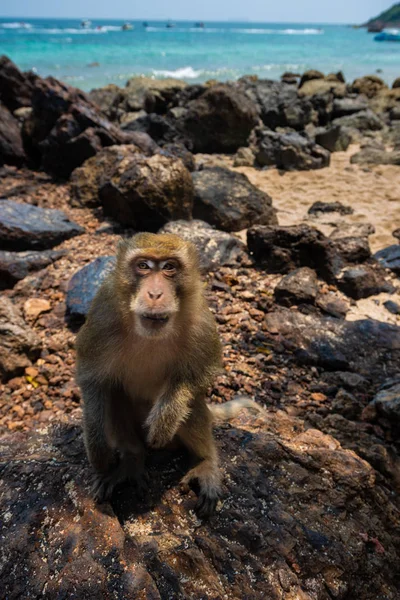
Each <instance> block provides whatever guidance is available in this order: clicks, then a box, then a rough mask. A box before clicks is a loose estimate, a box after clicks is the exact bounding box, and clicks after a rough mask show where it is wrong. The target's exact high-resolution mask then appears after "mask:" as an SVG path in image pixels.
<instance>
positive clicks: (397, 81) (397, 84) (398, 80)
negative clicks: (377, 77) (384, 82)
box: [392, 77, 400, 90]
mask: <svg viewBox="0 0 400 600" xmlns="http://www.w3.org/2000/svg"><path fill="white" fill-rule="evenodd" d="M397 88H400V77H397V78H396V79H395V80H394V81H393V85H392V89H393V90H395V89H397Z"/></svg>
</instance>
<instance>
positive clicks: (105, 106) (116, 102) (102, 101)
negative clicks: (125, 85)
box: [88, 83, 124, 121]
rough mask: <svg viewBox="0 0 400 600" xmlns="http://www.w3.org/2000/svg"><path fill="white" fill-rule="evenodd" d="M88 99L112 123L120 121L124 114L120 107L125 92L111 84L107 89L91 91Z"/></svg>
mask: <svg viewBox="0 0 400 600" xmlns="http://www.w3.org/2000/svg"><path fill="white" fill-rule="evenodd" d="M88 97H89V98H90V100H91V101H92V102H93V103H94V104H96V106H98V107H99V109H100V110H101V112H103V113H104V114H105V115H106V116H107V117H108V118H109V119H110V121H118V118H119V116H120V114H121V113H122V112H123V111H122V109H120V108H119V107H120V105H121V103H122V102H123V99H124V94H123V90H122V89H121V88H120V87H118V86H117V85H115V84H114V83H110V84H109V85H106V86H105V87H102V88H96V89H94V90H91V91H90V92H89V93H88Z"/></svg>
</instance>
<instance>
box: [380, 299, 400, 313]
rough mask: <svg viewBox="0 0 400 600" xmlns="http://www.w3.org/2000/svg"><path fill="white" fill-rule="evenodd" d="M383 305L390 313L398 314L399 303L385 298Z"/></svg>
mask: <svg viewBox="0 0 400 600" xmlns="http://www.w3.org/2000/svg"><path fill="white" fill-rule="evenodd" d="M383 306H384V307H385V308H386V310H388V311H389V312H390V313H392V315H400V304H397V302H393V300H386V302H384V303H383Z"/></svg>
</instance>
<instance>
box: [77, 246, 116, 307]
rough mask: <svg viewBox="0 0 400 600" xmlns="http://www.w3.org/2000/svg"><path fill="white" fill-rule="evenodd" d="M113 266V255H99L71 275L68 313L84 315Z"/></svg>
mask: <svg viewBox="0 0 400 600" xmlns="http://www.w3.org/2000/svg"><path fill="white" fill-rule="evenodd" d="M114 266H115V256H100V257H98V258H96V259H95V260H94V261H92V262H91V263H89V264H88V265H86V266H84V267H83V268H82V269H80V270H79V271H78V272H77V273H75V274H74V275H73V276H72V277H71V279H70V281H69V283H68V290H67V301H66V302H67V313H68V314H69V315H71V316H72V317H77V318H81V317H86V315H87V313H88V312H89V308H90V305H91V303H92V300H93V298H94V297H95V295H96V293H97V291H98V289H99V288H100V286H101V284H102V283H103V281H104V279H105V278H106V276H107V275H108V274H109V273H111V271H112V270H113V269H114Z"/></svg>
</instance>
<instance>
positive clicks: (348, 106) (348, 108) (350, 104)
mask: <svg viewBox="0 0 400 600" xmlns="http://www.w3.org/2000/svg"><path fill="white" fill-rule="evenodd" d="M368 108H369V104H368V101H367V100H366V98H364V97H363V96H357V97H356V98H335V100H334V101H333V108H332V118H333V119H337V118H338V117H345V116H347V115H353V114H354V113H358V112H361V111H362V110H367V109H368Z"/></svg>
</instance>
